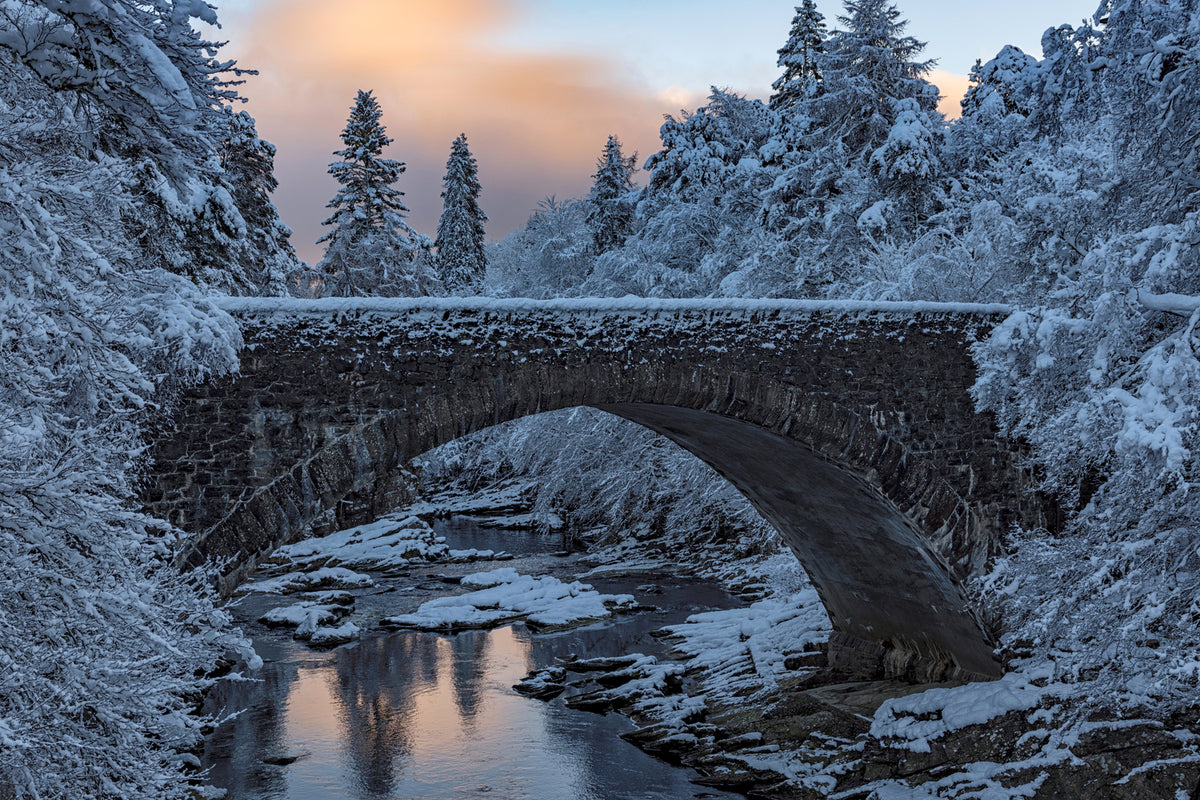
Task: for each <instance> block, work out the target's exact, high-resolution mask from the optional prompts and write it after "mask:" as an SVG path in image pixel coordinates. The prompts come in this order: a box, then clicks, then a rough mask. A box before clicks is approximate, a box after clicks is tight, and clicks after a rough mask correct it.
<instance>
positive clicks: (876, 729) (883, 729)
mask: <svg viewBox="0 0 1200 800" xmlns="http://www.w3.org/2000/svg"><path fill="white" fill-rule="evenodd" d="M1049 677H1050V671H1049V670H1047V671H1046V672H1045V673H1043V674H1038V673H1036V672H1034V673H1029V672H1010V673H1009V674H1007V675H1005V676H1004V677H1003V678H1001V679H1000V680H998V681H991V682H987V683H969V684H967V685H965V686H955V687H951V688H947V689H929V690H927V691H924V692H921V693H920V694H914V695H909V696H908V697H899V698H896V699H894V700H887V701H885V702H884V704H883V705H882V706H880V707H879V710H878V711H876V712H875V719H874V721H873V722H872V723H871V735H872V736H874V737H875V738H876V739H879V740H881V741H883V742H885V743H886V744H887V745H888V746H889V747H901V748H904V749H905V750H911V751H913V752H914V753H928V752H929V751H930V746H929V743H930V741H932V740H934V739H937V738H939V737H942V736H945V735H946V734H948V733H952V732H953V731H956V730H959V729H960V728H965V727H967V726H968V725H979V724H981V723H984V722H987V721H988V720H990V719H994V718H996V717H999V716H1002V715H1004V714H1007V713H1009V712H1010V711H1032V710H1033V709H1036V708H1037V707H1038V706H1039V705H1041V704H1043V702H1044V701H1045V700H1047V699H1048V698H1055V697H1062V696H1065V695H1066V694H1067V693H1068V692H1069V691H1070V688H1069V687H1067V686H1064V685H1061V684H1047V683H1046V680H1047V679H1048V678H1049Z"/></svg>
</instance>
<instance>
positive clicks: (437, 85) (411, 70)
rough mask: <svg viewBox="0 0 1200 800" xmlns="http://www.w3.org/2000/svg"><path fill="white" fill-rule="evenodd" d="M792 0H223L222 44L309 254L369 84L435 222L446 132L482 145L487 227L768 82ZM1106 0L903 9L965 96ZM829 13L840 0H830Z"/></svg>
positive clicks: (511, 224) (422, 215) (416, 207)
mask: <svg viewBox="0 0 1200 800" xmlns="http://www.w3.org/2000/svg"><path fill="white" fill-rule="evenodd" d="M794 5H795V3H794V2H777V1H775V0H771V1H770V2H766V1H765V0H742V1H741V2H739V3H737V4H736V5H735V4H734V3H731V2H728V0H603V1H602V2H578V1H577V0H337V2H333V0H218V2H217V6H218V13H219V15H220V17H221V20H222V23H223V29H222V31H221V32H220V37H221V38H223V39H228V41H229V44H228V46H227V47H226V48H225V50H224V51H223V53H222V55H223V56H224V57H227V58H236V59H237V60H238V61H239V63H240V64H241V65H242V66H244V67H249V68H253V69H257V70H259V71H260V73H261V74H260V76H259V77H258V78H253V79H251V80H250V82H249V83H248V84H247V85H246V86H245V87H244V88H243V93H244V94H245V95H246V96H247V98H248V99H249V101H250V102H249V103H248V105H247V106H246V108H247V109H248V110H249V111H250V113H251V114H252V115H253V116H254V117H255V118H256V119H257V120H258V125H259V131H260V134H261V135H262V136H264V137H265V138H267V139H268V140H270V141H272V142H274V143H275V144H276V146H277V147H278V148H279V153H278V156H277V159H276V174H277V176H278V178H279V182H280V189H279V191H278V192H277V193H276V197H275V199H276V205H277V206H279V208H280V212H281V214H282V215H283V218H284V221H285V222H287V223H288V224H289V225H291V226H292V227H293V229H294V230H295V236H294V243H295V244H296V247H297V250H298V251H299V252H300V253H301V255H302V257H304V258H306V259H308V260H315V259H317V258H319V257H320V250H319V249H318V248H317V247H316V246H315V244H314V243H315V241H316V239H317V238H318V237H319V236H320V235H321V225H320V223H321V220H322V219H324V218H325V216H326V212H325V208H324V206H325V203H326V202H327V201H328V199H329V198H330V197H332V196H333V193H334V191H335V189H336V187H335V185H334V184H333V183H332V182H331V180H330V179H329V178H328V176H327V175H326V174H325V170H326V167H327V165H328V163H329V161H330V160H331V153H332V151H333V150H335V149H337V148H338V147H339V145H340V143H339V141H338V134H339V133H340V131H341V129H342V127H343V125H344V123H345V119H346V115H347V113H348V109H349V105H350V103H351V101H352V100H353V98H354V94H355V91H356V90H357V89H360V88H361V89H373V90H374V91H375V92H376V95H377V96H378V97H379V98H380V102H381V105H382V107H383V111H384V122H385V123H386V124H387V125H388V133H389V134H390V135H391V136H392V137H393V138H394V139H395V140H396V141H395V143H394V144H393V146H392V148H391V151H390V152H389V155H390V156H391V157H393V158H397V159H399V160H402V161H405V162H406V163H407V165H408V171H407V172H406V174H405V175H403V176H402V177H401V179H400V182H399V186H400V188H401V189H402V190H403V191H405V192H406V200H407V202H408V205H409V207H410V209H411V211H412V213H411V216H410V222H411V223H412V224H413V225H414V227H416V228H417V229H418V230H420V231H422V232H424V233H429V234H432V232H433V230H434V228H435V227H436V224H437V217H438V214H439V213H440V211H441V200H440V197H439V194H440V186H441V179H442V175H443V173H444V171H445V161H446V156H447V153H448V152H449V146H450V142H451V141H452V140H453V139H454V137H455V136H457V135H458V134H459V133H460V132H465V133H467V135H468V139H469V141H470V144H471V148H472V151H473V152H474V153H475V155H476V156H477V158H478V159H479V172H480V180H481V183H482V185H483V196H482V198H481V203H482V205H483V207H484V210H485V211H486V212H487V213H488V215H489V216H490V217H491V222H490V224H489V226H488V232H489V235H490V236H492V237H493V238H500V237H502V236H503V235H504V234H505V233H506V232H508V231H509V230H512V229H513V228H515V227H517V226H519V225H520V224H522V223H523V222H524V220H525V218H526V217H527V216H528V214H529V212H530V211H531V210H532V209H533V208H534V207H535V205H536V203H537V201H538V200H539V199H541V198H543V197H546V196H548V195H551V194H554V195H557V196H558V197H559V198H562V197H567V196H577V195H579V194H582V193H585V192H586V191H587V188H588V186H589V185H590V175H591V173H592V172H593V171H594V169H595V166H594V164H595V159H596V156H597V155H598V154H599V152H600V149H601V147H602V146H603V145H604V142H605V139H606V138H607V136H608V135H609V134H610V133H611V134H616V135H618V136H619V137H621V139H622V140H623V141H624V142H625V144H626V151H627V152H631V151H635V150H636V151H637V152H638V153H639V154H640V155H641V158H642V160H644V159H645V157H646V156H649V155H650V154H651V153H653V152H654V150H655V149H657V144H658V139H657V131H658V127H659V125H660V124H661V123H662V115H663V114H666V113H678V111H679V110H680V109H681V108H688V109H693V108H696V107H697V106H699V105H701V104H702V103H703V98H704V96H705V95H706V94H707V93H708V89H709V87H710V86H712V85H716V86H720V87H722V88H731V89H734V90H736V91H741V92H744V93H747V94H749V95H751V96H758V97H764V98H765V97H766V96H767V94H768V93H769V91H770V84H771V82H772V81H773V80H774V79H775V77H777V75H778V68H777V67H776V65H775V61H776V50H778V49H779V47H780V46H782V44H783V43H784V41H785V40H786V38H787V34H788V29H789V27H790V24H791V19H792V15H793V13H794ZM1095 6H1096V0H1083V1H1081V0H1039V1H1038V2H1034V0H1011V2H1005V3H996V2H934V1H933V0H909V1H908V2H904V3H900V4H899V8H900V10H901V12H902V13H903V14H904V16H905V17H906V18H908V19H909V21H910V24H909V27H908V31H907V32H908V33H909V34H910V35H912V36H915V37H917V38H918V39H921V40H924V41H926V42H927V43H928V47H927V50H926V53H925V57H927V58H935V59H937V60H938V62H939V63H938V68H939V71H938V72H936V73H934V74H933V75H932V79H933V80H934V82H935V83H937V84H938V85H939V86H940V87H941V88H942V90H943V93H944V94H946V95H948V96H950V97H948V103H947V108H951V109H952V108H953V106H954V104H955V100H956V99H957V97H955V96H952V95H958V94H960V93H961V91H962V89H963V88H964V87H965V75H966V73H967V72H968V71H969V70H970V67H971V65H972V64H973V63H974V61H975V59H976V58H983V59H984V60H986V59H988V58H990V57H991V56H992V55H995V53H996V52H997V51H998V50H999V49H1000V48H1001V47H1002V46H1004V45H1005V44H1015V45H1017V46H1019V47H1021V48H1022V49H1024V50H1026V51H1027V52H1030V53H1032V54H1033V55H1035V56H1036V55H1040V46H1039V42H1040V39H1041V34H1042V32H1043V31H1044V30H1045V29H1046V28H1048V27H1052V26H1057V25H1060V24H1064V23H1070V24H1078V23H1079V22H1080V21H1081V20H1082V19H1084V18H1085V17H1087V16H1088V15H1090V14H1091V13H1093V12H1094V10H1095ZM818 8H820V10H821V11H822V13H824V14H825V16H826V19H827V21H828V22H829V23H830V25H831V26H832V25H836V21H835V20H836V17H837V15H838V14H840V13H841V4H840V2H830V1H829V0H818Z"/></svg>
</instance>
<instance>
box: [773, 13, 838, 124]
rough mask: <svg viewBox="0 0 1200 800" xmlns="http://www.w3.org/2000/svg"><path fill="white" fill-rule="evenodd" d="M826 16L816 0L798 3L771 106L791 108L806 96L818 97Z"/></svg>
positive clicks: (782, 56) (780, 60)
mask: <svg viewBox="0 0 1200 800" xmlns="http://www.w3.org/2000/svg"><path fill="white" fill-rule="evenodd" d="M825 35H826V33H825V17H824V16H822V15H821V12H820V11H817V5H816V3H815V2H813V0H804V2H803V3H802V4H801V5H799V6H796V15H795V16H794V17H793V18H792V30H791V32H790V33H789V34H788V40H787V43H786V44H785V45H784V46H783V47H781V48H779V62H778V64H779V66H780V67H782V68H783V74H782V75H780V76H779V77H778V78H777V79H776V80H775V82H774V83H772V84H771V90H772V94H771V102H770V106H771V110H772V111H782V112H790V111H791V109H792V108H793V107H795V105H796V104H797V103H799V102H801V101H802V100H806V99H808V98H811V97H815V96H816V94H817V92H818V91H819V90H820V86H821V69H820V67H819V66H818V65H819V63H820V58H821V55H822V54H823V53H824V52H825Z"/></svg>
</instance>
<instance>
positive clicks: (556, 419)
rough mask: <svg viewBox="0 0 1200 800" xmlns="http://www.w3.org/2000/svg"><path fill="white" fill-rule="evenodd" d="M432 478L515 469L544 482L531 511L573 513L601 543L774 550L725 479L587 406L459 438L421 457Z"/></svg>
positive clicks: (574, 521) (463, 480)
mask: <svg viewBox="0 0 1200 800" xmlns="http://www.w3.org/2000/svg"><path fill="white" fill-rule="evenodd" d="M421 466H422V474H423V477H424V479H425V480H426V481H427V482H429V483H440V482H446V481H450V480H453V481H455V482H457V483H459V484H461V485H466V486H476V487H477V486H479V485H481V484H485V483H487V482H489V481H494V480H498V479H503V478H511V477H514V476H523V477H529V478H533V479H534V480H535V481H536V485H537V494H536V496H535V499H534V511H535V512H544V513H551V512H553V513H555V514H557V515H559V516H560V517H564V518H566V519H568V521H569V524H570V526H571V529H572V530H574V531H589V532H590V535H591V537H592V539H593V542H594V543H597V544H605V543H615V542H617V541H619V540H620V539H621V538H622V537H625V536H629V535H637V536H640V537H644V538H646V539H647V540H648V541H649V542H651V543H656V544H659V545H661V546H662V547H663V548H664V549H667V550H670V549H672V548H675V547H679V546H682V545H683V544H684V543H686V542H692V543H700V542H712V541H718V540H721V541H735V542H737V541H741V540H744V541H742V543H741V545H740V547H741V549H742V550H743V551H744V552H743V555H751V554H753V553H754V552H774V551H775V550H776V549H777V547H778V545H777V544H776V537H775V532H774V529H772V528H771V527H770V526H769V525H768V524H767V523H766V522H765V521H764V520H763V519H762V518H761V517H759V516H758V514H757V513H756V512H755V511H754V510H753V509H752V508H751V507H750V505H749V503H747V502H746V499H745V498H744V497H742V495H741V494H739V493H738V492H737V490H736V489H734V488H733V486H732V485H730V484H729V483H728V482H727V481H725V480H724V479H723V478H721V477H720V476H719V475H717V474H716V472H714V471H713V470H712V469H711V468H709V467H708V466H707V465H705V464H704V463H703V462H702V461H700V460H699V459H698V458H696V457H695V456H693V455H691V454H690V453H688V452H687V451H685V450H683V449H682V448H680V447H678V446H677V445H675V444H674V443H672V442H670V441H669V440H667V439H665V438H664V437H662V436H659V435H657V434H655V433H653V432H652V431H650V430H648V429H646V428H643V427H642V426H640V425H637V424H635V423H632V422H629V421H627V420H623V419H621V418H619V417H616V416H613V415H611V414H607V413H605V412H602V411H597V410H595V409H590V408H574V409H567V410H563V411H555V412H550V413H546V414H539V415H537V416H534V417H527V418H525V419H521V420H516V421H514V422H510V423H507V424H505V425H499V426H496V427H495V428H489V429H487V430H485V431H482V432H480V433H478V434H475V435H473V436H470V437H466V438H463V439H458V440H455V441H454V442H451V443H449V444H447V445H444V446H442V447H441V448H438V449H437V450H434V451H432V452H430V453H428V454H427V455H426V456H424V457H423V458H422V463H421Z"/></svg>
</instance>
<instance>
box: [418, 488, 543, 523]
mask: <svg viewBox="0 0 1200 800" xmlns="http://www.w3.org/2000/svg"><path fill="white" fill-rule="evenodd" d="M536 493H537V487H536V484H535V482H534V481H533V480H532V479H521V480H514V481H503V482H500V483H496V484H494V485H491V486H487V487H484V488H482V489H476V488H471V489H465V488H463V489H459V488H452V489H450V490H445V491H441V492H439V493H438V494H436V495H434V496H433V497H431V498H429V500H426V501H421V502H419V503H414V504H413V505H411V506H409V507H408V509H407V511H408V513H409V514H416V515H419V516H422V517H427V516H443V517H445V516H451V515H460V514H461V515H466V516H477V515H488V516H495V515H497V514H501V513H504V512H508V511H512V512H515V513H518V514H524V513H527V512H528V511H529V507H530V504H531V502H532V498H533V496H534V495H535V494H536Z"/></svg>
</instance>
